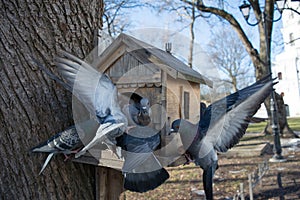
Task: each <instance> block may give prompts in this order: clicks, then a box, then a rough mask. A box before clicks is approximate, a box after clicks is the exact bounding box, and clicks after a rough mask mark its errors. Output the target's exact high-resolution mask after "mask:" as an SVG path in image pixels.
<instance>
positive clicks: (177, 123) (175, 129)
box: [170, 119, 181, 133]
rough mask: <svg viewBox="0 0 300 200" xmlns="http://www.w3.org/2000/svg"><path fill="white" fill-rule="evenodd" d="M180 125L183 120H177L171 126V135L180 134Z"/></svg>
mask: <svg viewBox="0 0 300 200" xmlns="http://www.w3.org/2000/svg"><path fill="white" fill-rule="evenodd" d="M180 123H181V119H176V120H175V121H173V122H172V124H171V130H170V133H173V132H179V128H180Z"/></svg>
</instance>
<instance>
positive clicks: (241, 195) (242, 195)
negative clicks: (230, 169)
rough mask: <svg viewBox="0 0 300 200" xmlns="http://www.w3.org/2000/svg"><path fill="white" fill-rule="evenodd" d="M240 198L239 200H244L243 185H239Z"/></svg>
mask: <svg viewBox="0 0 300 200" xmlns="http://www.w3.org/2000/svg"><path fill="white" fill-rule="evenodd" d="M240 197H241V200H245V195H244V183H240Z"/></svg>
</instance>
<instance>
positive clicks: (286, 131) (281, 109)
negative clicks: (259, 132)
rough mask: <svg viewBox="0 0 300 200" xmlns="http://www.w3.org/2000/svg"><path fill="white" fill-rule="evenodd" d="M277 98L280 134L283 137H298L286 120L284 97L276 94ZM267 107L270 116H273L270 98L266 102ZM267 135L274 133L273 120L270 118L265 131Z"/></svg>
mask: <svg viewBox="0 0 300 200" xmlns="http://www.w3.org/2000/svg"><path fill="white" fill-rule="evenodd" d="M275 97H276V103H277V112H278V114H277V116H278V124H279V132H280V134H281V135H283V136H288V137H290V136H293V137H298V136H297V135H296V134H295V133H294V131H293V130H292V129H291V128H290V127H289V124H288V122H287V118H286V108H285V104H284V101H283V97H282V96H281V95H279V94H277V93H276V92H275ZM265 106H266V108H267V112H268V116H271V112H270V98H268V99H267V100H266V101H265ZM264 132H265V134H271V133H272V121H271V118H269V120H268V123H267V126H266V127H265V130H264Z"/></svg>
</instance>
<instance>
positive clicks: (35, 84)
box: [0, 0, 103, 199]
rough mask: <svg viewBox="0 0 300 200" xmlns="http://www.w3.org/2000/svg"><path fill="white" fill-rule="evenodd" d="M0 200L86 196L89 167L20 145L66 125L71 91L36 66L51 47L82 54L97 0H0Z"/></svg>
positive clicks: (97, 23)
mask: <svg viewBox="0 0 300 200" xmlns="http://www.w3.org/2000/svg"><path fill="white" fill-rule="evenodd" d="M0 6H1V12H0V18H1V26H0V31H1V33H0V34H1V38H0V41H1V42H0V79H1V82H0V123H1V130H0V137H1V139H0V161H1V167H0V171H1V173H0V174H1V175H0V199H94V188H93V186H94V167H91V166H87V165H83V164H77V163H76V164H74V163H72V162H71V161H67V162H63V156H61V155H59V156H55V157H54V158H53V160H52V161H51V162H50V164H49V166H48V167H47V168H46V169H45V171H44V173H43V174H42V175H40V176H39V175H38V172H39V170H40V169H41V166H42V165H43V162H44V159H45V158H46V155H42V154H29V153H28V150H29V149H30V148H31V147H33V146H35V145H37V144H38V143H40V142H43V141H44V140H46V139H48V138H49V137H50V136H52V135H54V134H55V133H57V132H58V131H62V130H64V129H65V128H67V127H68V126H69V125H71V124H73V120H72V110H71V109H72V101H71V100H72V96H71V94H70V93H69V92H66V90H65V89H64V88H62V87H61V86H59V85H58V84H57V83H55V82H54V81H52V80H50V79H49V78H48V77H47V75H45V74H44V73H43V72H41V71H40V70H38V68H37V67H36V65H35V63H34V62H33V61H32V59H31V57H33V58H35V59H37V60H39V61H40V62H41V63H42V64H43V65H45V66H46V67H48V68H49V69H54V67H51V66H52V65H53V58H54V56H55V55H56V54H57V51H58V50H66V51H69V52H73V53H74V54H75V55H78V56H79V57H83V56H85V55H87V53H89V51H90V50H92V48H93V46H94V45H93V33H94V31H95V30H96V29H98V28H100V27H101V24H102V22H101V15H102V8H103V4H102V0H92V1H88V3H87V1H78V0H72V1H71V0H65V1H50V2H49V1H42V0H38V1H29V0H27V1H24V0H23V1H22V0H14V1H1V3H0Z"/></svg>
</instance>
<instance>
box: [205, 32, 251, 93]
mask: <svg viewBox="0 0 300 200" xmlns="http://www.w3.org/2000/svg"><path fill="white" fill-rule="evenodd" d="M208 47H209V48H208V50H207V51H208V54H209V55H210V57H211V61H212V62H213V63H214V65H215V66H217V68H218V69H219V70H220V71H221V72H222V74H224V75H225V76H223V75H222V76H220V77H217V78H219V79H220V81H222V82H225V83H228V84H230V85H231V88H232V91H233V92H236V91H237V90H238V89H239V88H241V87H239V86H245V85H247V78H246V77H247V76H251V75H250V74H249V73H250V71H251V66H250V63H249V60H248V59H247V58H248V54H247V52H246V50H245V48H244V46H243V44H242V43H241V41H240V40H237V39H236V34H235V33H234V32H233V31H232V29H229V28H226V27H221V28H220V29H219V30H218V31H216V32H215V33H214V34H213V36H212V38H211V41H210V43H209V44H208ZM247 60H248V61H247ZM252 76H254V74H253V75H252ZM248 81H249V78H248Z"/></svg>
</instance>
